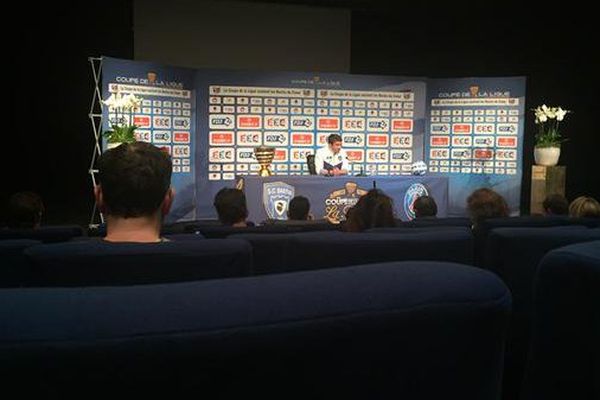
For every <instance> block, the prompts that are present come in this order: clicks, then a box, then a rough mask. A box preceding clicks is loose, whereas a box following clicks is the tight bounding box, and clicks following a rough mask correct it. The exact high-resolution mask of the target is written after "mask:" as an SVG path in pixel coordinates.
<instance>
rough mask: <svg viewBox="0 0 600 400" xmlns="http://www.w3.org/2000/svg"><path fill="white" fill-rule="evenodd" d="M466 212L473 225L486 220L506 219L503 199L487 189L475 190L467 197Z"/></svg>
mask: <svg viewBox="0 0 600 400" xmlns="http://www.w3.org/2000/svg"><path fill="white" fill-rule="evenodd" d="M467 210H468V212H469V217H470V218H471V221H472V222H473V225H477V224H479V223H480V222H482V221H483V220H485V219H488V218H499V217H508V205H507V204H506V200H504V197H502V196H501V195H500V194H498V193H496V192H494V191H493V190H492V189H488V188H481V189H477V190H475V191H474V192H473V193H471V195H469V197H468V198H467Z"/></svg>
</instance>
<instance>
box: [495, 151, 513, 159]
mask: <svg viewBox="0 0 600 400" xmlns="http://www.w3.org/2000/svg"><path fill="white" fill-rule="evenodd" d="M516 159H517V150H502V149H498V150H496V160H516Z"/></svg>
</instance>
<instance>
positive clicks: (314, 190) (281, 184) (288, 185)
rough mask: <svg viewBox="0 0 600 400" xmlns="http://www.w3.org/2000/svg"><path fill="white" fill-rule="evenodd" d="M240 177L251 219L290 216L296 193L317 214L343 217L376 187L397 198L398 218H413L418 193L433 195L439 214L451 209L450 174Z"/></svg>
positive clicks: (316, 215)
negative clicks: (289, 210)
mask: <svg viewBox="0 0 600 400" xmlns="http://www.w3.org/2000/svg"><path fill="white" fill-rule="evenodd" d="M236 181H237V182H238V186H239V187H242V189H243V190H244V192H245V194H246V201H247V204H248V212H249V216H248V219H249V220H251V221H254V222H261V221H264V220H266V219H268V218H273V219H286V218H287V205H288V203H289V200H290V199H291V198H292V197H293V196H305V197H307V198H308V199H309V201H310V204H311V213H312V214H313V215H314V217H315V218H324V217H326V216H328V217H329V218H332V219H338V220H343V219H344V215H345V212H346V211H347V209H348V208H350V207H352V206H353V205H354V204H356V202H357V201H358V198H359V197H360V196H361V195H362V194H364V193H366V192H367V191H368V190H370V189H372V188H374V187H376V188H377V189H381V190H382V191H383V192H384V193H386V194H387V195H388V196H390V197H391V198H392V199H393V201H394V211H395V213H396V218H400V219H402V220H410V219H412V218H413V216H414V214H413V212H412V203H413V202H414V200H415V199H416V198H417V197H418V196H422V195H429V196H432V197H433V198H434V199H435V201H436V203H437V205H438V216H439V217H446V216H447V210H448V178H447V177H443V176H427V175H425V176H413V175H398V176H338V177H326V176H315V175H311V176H285V175H284V176H282V175H277V176H270V177H264V178H263V177H259V176H251V175H248V176H239V177H237V179H236Z"/></svg>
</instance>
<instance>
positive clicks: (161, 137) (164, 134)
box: [152, 131, 171, 143]
mask: <svg viewBox="0 0 600 400" xmlns="http://www.w3.org/2000/svg"><path fill="white" fill-rule="evenodd" d="M152 136H153V138H152V140H153V142H154V143H171V132H169V131H154V132H152Z"/></svg>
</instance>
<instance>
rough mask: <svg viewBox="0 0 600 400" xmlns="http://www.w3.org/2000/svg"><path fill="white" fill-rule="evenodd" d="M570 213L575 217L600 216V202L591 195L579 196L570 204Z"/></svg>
mask: <svg viewBox="0 0 600 400" xmlns="http://www.w3.org/2000/svg"><path fill="white" fill-rule="evenodd" d="M569 215H570V216H571V217H574V218H600V203H598V200H596V199H594V198H593V197H589V196H579V197H578V198H576V199H575V200H573V201H572V202H571V204H570V205H569Z"/></svg>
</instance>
